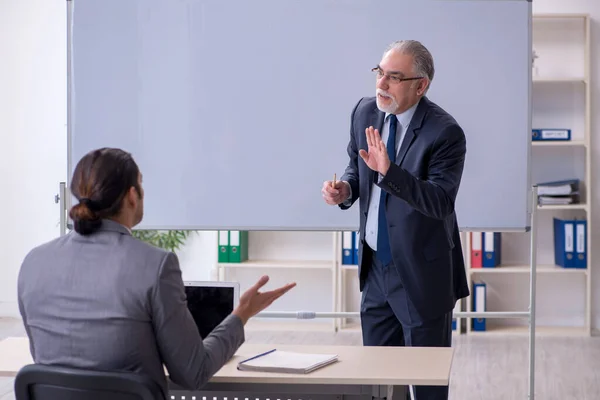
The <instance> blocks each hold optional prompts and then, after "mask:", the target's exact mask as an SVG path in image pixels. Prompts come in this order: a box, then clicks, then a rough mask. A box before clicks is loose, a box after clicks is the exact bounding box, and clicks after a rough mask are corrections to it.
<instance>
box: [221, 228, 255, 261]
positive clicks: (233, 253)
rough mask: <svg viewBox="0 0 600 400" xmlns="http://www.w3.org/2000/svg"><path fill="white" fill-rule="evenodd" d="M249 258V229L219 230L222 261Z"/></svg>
mask: <svg viewBox="0 0 600 400" xmlns="http://www.w3.org/2000/svg"><path fill="white" fill-rule="evenodd" d="M246 260H248V231H219V259H218V261H219V262H220V263H240V262H243V261H246Z"/></svg>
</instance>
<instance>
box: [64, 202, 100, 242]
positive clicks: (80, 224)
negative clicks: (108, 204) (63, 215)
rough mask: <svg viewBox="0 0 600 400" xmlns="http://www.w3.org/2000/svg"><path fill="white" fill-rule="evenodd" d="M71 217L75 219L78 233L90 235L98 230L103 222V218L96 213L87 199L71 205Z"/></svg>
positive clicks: (74, 225)
mask: <svg viewBox="0 0 600 400" xmlns="http://www.w3.org/2000/svg"><path fill="white" fill-rule="evenodd" d="M69 217H71V219H72V220H73V228H74V229H75V231H76V232H77V233H80V234H82V235H89V234H90V233H93V232H94V231H96V230H97V229H98V228H99V227H100V225H101V224H102V220H101V219H100V218H99V217H98V215H96V213H94V212H93V211H92V210H91V209H90V206H89V202H86V201H85V200H84V201H83V202H79V204H76V205H74V206H73V207H71V211H70V212H69Z"/></svg>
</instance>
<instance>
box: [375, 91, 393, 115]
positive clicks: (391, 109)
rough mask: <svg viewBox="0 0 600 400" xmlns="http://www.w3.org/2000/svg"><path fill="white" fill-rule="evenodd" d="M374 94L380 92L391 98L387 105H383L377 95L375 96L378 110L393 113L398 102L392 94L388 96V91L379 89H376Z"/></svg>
mask: <svg viewBox="0 0 600 400" xmlns="http://www.w3.org/2000/svg"><path fill="white" fill-rule="evenodd" d="M376 94H380V95H382V96H384V97H387V98H389V99H390V100H392V102H391V103H390V104H389V105H388V106H384V105H383V104H381V103H380V102H379V97H376V99H377V108H379V110H380V111H382V112H385V113H390V114H393V113H394V112H395V111H396V110H397V109H398V103H396V100H394V98H393V97H392V96H390V95H389V94H388V93H386V92H385V91H383V90H381V89H377V92H376Z"/></svg>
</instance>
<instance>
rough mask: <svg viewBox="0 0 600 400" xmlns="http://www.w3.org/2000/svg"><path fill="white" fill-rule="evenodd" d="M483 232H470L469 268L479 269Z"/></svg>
mask: <svg viewBox="0 0 600 400" xmlns="http://www.w3.org/2000/svg"><path fill="white" fill-rule="evenodd" d="M482 242H483V232H471V268H481V250H482V248H481V244H482Z"/></svg>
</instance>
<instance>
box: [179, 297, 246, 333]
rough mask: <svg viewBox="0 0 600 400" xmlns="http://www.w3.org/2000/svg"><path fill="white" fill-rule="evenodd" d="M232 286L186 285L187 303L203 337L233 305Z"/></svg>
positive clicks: (229, 312) (225, 315) (231, 309)
mask: <svg viewBox="0 0 600 400" xmlns="http://www.w3.org/2000/svg"><path fill="white" fill-rule="evenodd" d="M234 293H235V292H234V288H233V287H225V286H186V287H185V294H186V295H187V304H188V309H189V310H190V313H191V314H192V317H193V318H194V321H195V322H196V325H197V326H198V330H199V331H200V336H201V337H202V338H203V339H204V338H206V337H207V336H208V334H209V333H210V332H212V330H213V329H215V328H216V327H217V326H218V325H219V324H220V323H221V322H222V321H223V320H224V319H225V318H226V317H227V316H228V315H229V314H231V313H232V311H233V307H234Z"/></svg>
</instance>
